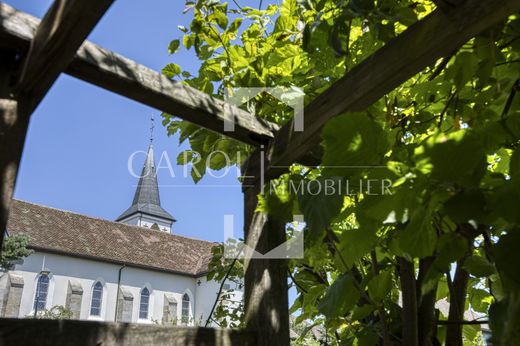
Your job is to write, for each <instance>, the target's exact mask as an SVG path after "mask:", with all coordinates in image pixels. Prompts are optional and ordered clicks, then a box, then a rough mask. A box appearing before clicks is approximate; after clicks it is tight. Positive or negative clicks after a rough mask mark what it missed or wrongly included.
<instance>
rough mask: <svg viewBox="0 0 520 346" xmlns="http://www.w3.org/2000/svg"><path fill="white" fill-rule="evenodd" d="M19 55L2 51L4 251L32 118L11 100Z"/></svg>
mask: <svg viewBox="0 0 520 346" xmlns="http://www.w3.org/2000/svg"><path fill="white" fill-rule="evenodd" d="M15 63H16V54H15V53H14V52H12V51H7V50H3V49H1V48H0V148H1V150H0V251H1V249H2V242H3V238H4V231H5V229H6V226H7V219H8V217H9V206H10V204H11V197H12V196H13V190H14V184H15V181H16V173H17V171H18V166H19V164H20V153H21V152H22V148H23V143H24V140H25V135H26V133H27V128H28V126H29V117H27V116H23V114H25V113H23V112H19V103H18V101H16V100H14V99H12V98H11V97H10V93H9V91H10V85H11V79H12V74H11V71H12V69H13V67H14V66H15Z"/></svg>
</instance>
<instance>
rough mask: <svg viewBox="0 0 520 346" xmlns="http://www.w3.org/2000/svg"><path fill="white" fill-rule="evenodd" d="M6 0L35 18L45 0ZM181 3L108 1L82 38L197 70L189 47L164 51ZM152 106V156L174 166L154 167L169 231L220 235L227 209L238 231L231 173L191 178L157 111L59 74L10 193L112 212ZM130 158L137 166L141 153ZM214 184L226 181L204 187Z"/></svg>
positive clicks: (124, 197) (123, 194)
mask: <svg viewBox="0 0 520 346" xmlns="http://www.w3.org/2000/svg"><path fill="white" fill-rule="evenodd" d="M6 2H7V3H8V4H10V5H12V6H13V7H15V8H17V9H19V10H22V11H25V12H28V13H30V14H33V15H35V16H37V17H39V18H41V17H42V16H43V15H44V14H45V12H46V10H47V8H48V7H49V6H50V3H51V1H50V0H38V1H27V0H8V1H6ZM243 3H244V4H246V3H247V2H243ZM151 5H152V6H151ZM183 7H184V1H180V0H176V1H171V0H169V1H168V0H154V1H153V2H152V3H150V2H148V1H115V3H114V5H113V6H112V7H111V8H110V10H109V11H108V12H107V13H106V15H105V16H104V17H103V18H102V20H101V22H100V23H99V24H98V25H97V27H96V28H95V29H94V31H93V32H92V33H91V35H90V36H89V40H91V41H93V42H95V43H97V44H99V45H101V46H102V47H105V48H108V49H110V50H113V51H115V52H118V53H120V54H122V55H124V56H126V57H129V58H131V59H133V60H135V61H137V62H139V63H141V64H143V65H146V66H148V67H151V68H152V69H154V70H157V71H160V69H161V68H162V67H164V65H166V64H167V63H168V62H175V63H177V64H179V65H181V66H182V67H183V68H184V69H188V70H190V71H197V69H198V65H199V62H198V61H197V60H196V59H195V58H194V56H193V53H191V52H186V51H181V52H180V53H178V54H176V55H175V56H174V57H171V56H169V55H168V52H167V47H168V43H169V42H170V41H171V40H172V39H173V38H178V37H179V36H180V34H181V32H180V31H179V30H178V29H177V25H179V24H181V25H187V24H188V23H189V20H190V15H189V14H187V15H182V10H183ZM152 114H154V115H155V118H156V122H155V123H156V129H155V140H154V149H155V152H156V153H155V154H156V163H158V164H159V158H160V156H161V154H162V152H164V151H165V152H166V153H167V155H168V157H169V158H170V159H171V162H172V164H173V165H174V168H175V171H174V172H175V177H174V178H173V177H171V175H170V174H169V171H168V170H167V169H159V172H158V178H159V183H160V184H161V185H165V186H162V188H161V199H162V204H163V207H164V208H165V209H167V210H168V211H169V212H170V213H172V214H173V215H174V216H175V217H176V218H177V220H178V221H177V223H176V224H175V225H174V233H177V234H181V235H185V236H190V237H195V238H200V239H208V240H212V241H222V240H223V215H224V214H234V215H235V216H236V217H235V227H236V230H237V231H236V234H237V235H239V234H241V230H242V225H243V222H242V220H243V217H242V213H243V212H242V206H243V203H242V193H241V190H240V187H239V185H238V183H237V180H236V176H237V174H236V172H234V171H232V172H233V173H230V174H229V175H228V176H227V177H225V178H224V179H214V178H211V177H209V176H208V177H205V178H204V179H203V180H202V182H201V183H199V184H198V185H197V186H195V184H194V183H193V182H192V180H191V178H190V177H186V178H185V177H183V175H184V172H183V168H182V167H180V166H177V165H176V157H177V154H178V153H179V152H180V151H182V149H185V148H179V145H178V137H177V136H176V137H168V136H167V135H166V129H165V128H164V127H162V125H161V124H160V122H161V118H160V115H159V114H160V112H159V111H157V110H155V109H152V108H149V107H147V106H143V105H141V104H139V103H137V102H134V101H131V100H129V99H126V98H124V97H121V96H119V95H116V94H113V93H111V92H108V91H106V90H103V89H100V88H98V87H95V86H92V85H89V84H87V83H84V82H82V81H80V80H77V79H74V78H72V77H69V76H67V75H62V76H61V77H60V78H59V79H58V81H57V82H56V83H55V84H54V86H53V87H52V89H51V90H50V92H49V93H48V94H47V96H46V97H45V99H44V100H43V102H42V103H41V104H40V106H39V107H38V109H37V110H36V111H35V113H34V114H33V116H32V120H31V124H30V129H29V134H28V138H27V141H26V144H25V149H24V153H23V158H22V165H21V170H20V173H19V175H18V181H17V185H16V190H15V197H16V198H19V199H23V200H27V201H31V202H35V203H39V204H43V205H47V206H52V207H56V208H61V209H66V210H71V211H75V212H79V213H82V214H86V215H91V216H96V217H102V218H106V219H109V220H113V219H115V218H116V217H117V216H118V215H119V214H120V213H122V212H123V211H124V210H125V209H126V208H127V207H129V205H130V203H131V200H132V197H133V193H134V191H135V185H136V183H137V181H136V179H135V178H134V177H132V175H131V174H129V172H128V169H127V162H128V158H129V156H130V155H131V154H132V153H133V152H135V151H138V150H146V149H147V146H148V141H149V127H150V116H151V115H152ZM135 158H136V160H135V170H136V172H137V173H138V174H139V173H140V169H141V164H142V162H143V161H144V154H140V155H137V156H136V157H135ZM162 163H163V164H165V163H166V162H165V161H163V162H162ZM163 166H164V165H163ZM215 184H216V185H226V187H210V186H208V185H212V186H213V185H215ZM171 185H176V186H175V187H172V186H171ZM179 185H180V186H179ZM230 185H232V187H230Z"/></svg>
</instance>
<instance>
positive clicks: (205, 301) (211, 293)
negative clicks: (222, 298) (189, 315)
mask: <svg viewBox="0 0 520 346" xmlns="http://www.w3.org/2000/svg"><path fill="white" fill-rule="evenodd" d="M198 281H200V285H197V290H196V293H195V294H196V295H197V301H196V306H195V318H196V319H197V320H201V321H202V323H201V324H202V325H203V326H204V325H205V323H206V320H207V319H208V315H209V313H210V311H211V308H212V307H213V304H214V303H215V300H216V299H217V293H218V290H219V288H220V284H219V283H217V282H215V281H208V280H207V279H206V277H205V276H202V277H200V278H198Z"/></svg>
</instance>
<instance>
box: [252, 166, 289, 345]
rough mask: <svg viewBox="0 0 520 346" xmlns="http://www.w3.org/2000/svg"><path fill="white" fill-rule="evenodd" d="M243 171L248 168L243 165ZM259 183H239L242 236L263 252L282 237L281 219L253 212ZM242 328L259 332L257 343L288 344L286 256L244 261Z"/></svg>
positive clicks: (256, 201) (283, 226)
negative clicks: (241, 201) (250, 184)
mask: <svg viewBox="0 0 520 346" xmlns="http://www.w3.org/2000/svg"><path fill="white" fill-rule="evenodd" d="M245 171H247V172H250V171H248V170H247V168H246V169H245ZM260 189H261V186H260V184H259V183H258V182H257V183H256V184H255V185H253V186H249V185H247V184H244V185H243V193H244V238H245V239H246V244H247V245H248V246H249V247H250V248H252V249H254V250H255V251H257V252H259V253H261V254H265V253H267V252H268V251H270V250H272V249H274V248H276V247H277V246H278V245H280V244H282V243H283V242H285V241H286V234H285V223H284V222H280V221H277V220H275V219H273V218H272V217H270V216H268V215H266V214H265V213H259V212H256V208H257V205H258V194H259V193H260ZM244 268H245V290H244V306H245V323H246V328H248V329H250V330H256V331H257V332H258V333H259V339H258V345H263V346H271V345H277V346H288V345H289V341H290V339H289V300H288V289H289V288H288V285H287V270H288V263H287V260H286V259H268V258H255V259H248V258H246V259H245V261H244Z"/></svg>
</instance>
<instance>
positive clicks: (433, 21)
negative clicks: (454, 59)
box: [268, 0, 520, 175]
mask: <svg viewBox="0 0 520 346" xmlns="http://www.w3.org/2000/svg"><path fill="white" fill-rule="evenodd" d="M519 10H520V0H467V1H465V2H464V3H462V4H460V5H459V6H457V7H455V8H454V9H453V10H452V11H451V13H450V14H449V15H446V14H444V13H443V12H442V11H440V10H436V11H434V12H433V13H432V14H430V15H429V16H427V17H426V18H424V19H423V20H420V21H419V22H417V23H415V24H414V25H412V26H410V27H409V28H408V29H407V30H406V31H404V32H403V33H402V34H401V35H399V36H398V37H396V38H394V39H393V40H391V41H390V42H388V43H387V44H386V45H385V46H384V47H383V48H381V49H379V50H378V51H377V52H375V53H374V54H373V55H371V56H370V57H368V58H367V59H365V60H364V61H363V62H361V63H360V64H359V65H357V66H356V67H354V68H353V69H352V70H350V71H349V72H348V73H347V74H346V75H345V76H344V77H343V78H341V79H340V80H338V81H337V82H336V83H334V84H333V85H332V86H331V87H330V88H329V89H327V90H326V91H325V92H323V93H322V94H321V95H319V96H318V97H316V99H314V100H313V101H312V102H311V103H310V104H309V105H308V106H307V107H306V108H305V110H304V131H303V132H295V131H293V124H292V123H289V124H287V125H285V126H283V127H282V129H281V130H280V132H279V134H278V135H277V136H276V139H275V140H274V141H273V143H272V145H271V148H270V149H269V150H268V151H269V152H271V153H272V159H271V162H270V164H269V167H268V171H269V173H270V174H272V175H277V174H279V173H281V172H283V171H285V170H286V167H287V166H289V165H291V164H292V163H294V162H301V161H302V159H303V158H305V157H308V156H309V153H314V154H315V155H318V156H319V155H320V146H319V145H320V140H321V138H320V133H321V129H322V128H323V126H324V125H325V123H326V122H327V121H328V120H329V119H331V118H333V117H335V116H337V115H339V114H342V113H345V112H358V111H364V110H365V109H366V108H367V107H368V106H370V105H371V104H373V103H374V102H376V101H377V100H379V99H380V98H381V97H383V96H384V95H385V94H386V93H388V92H390V91H392V90H393V89H395V88H396V87H398V86H399V85H400V84H401V83H403V82H405V81H406V80H408V79H409V78H411V77H413V76H414V75H415V74H416V73H418V72H420V71H422V70H423V69H424V68H426V67H427V66H429V65H431V64H433V63H434V62H435V61H436V60H437V59H438V58H440V57H443V56H445V55H448V54H450V53H451V52H453V51H454V50H455V49H457V48H458V47H460V46H462V45H463V44H464V43H465V42H467V41H468V40H469V39H471V38H472V37H475V36H476V35H478V34H479V33H481V32H482V31H484V30H486V29H488V28H490V27H491V26H493V25H495V24H497V23H499V22H500V21H503V20H505V19H506V18H507V17H508V16H509V15H510V14H513V13H515V12H518V11H519ZM304 163H307V164H309V163H310V164H318V163H319V158H318V159H315V160H314V161H312V160H311V161H309V160H307V161H305V162H304Z"/></svg>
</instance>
